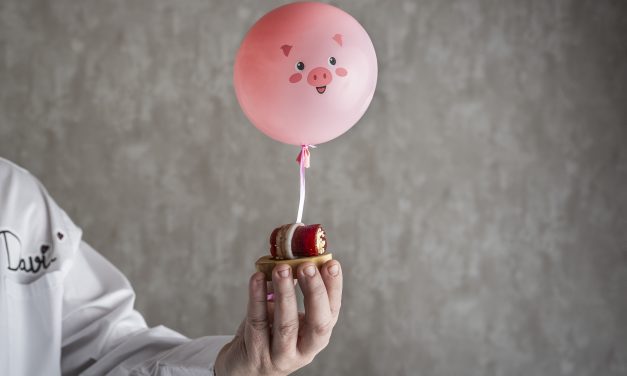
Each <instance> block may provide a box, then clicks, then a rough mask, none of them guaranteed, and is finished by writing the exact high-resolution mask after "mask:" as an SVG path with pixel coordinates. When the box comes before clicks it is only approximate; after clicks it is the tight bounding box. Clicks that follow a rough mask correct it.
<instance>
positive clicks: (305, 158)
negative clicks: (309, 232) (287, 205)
mask: <svg viewBox="0 0 627 376" xmlns="http://www.w3.org/2000/svg"><path fill="white" fill-rule="evenodd" d="M310 147H311V148H315V146H314V145H301V146H300V153H298V157H296V162H298V164H299V165H300V198H299V200H298V215H297V217H296V223H302V219H303V208H304V206H305V169H306V168H309V166H310V161H309V160H310V157H311V155H310V154H309V148H310Z"/></svg>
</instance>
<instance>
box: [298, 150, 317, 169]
mask: <svg viewBox="0 0 627 376" xmlns="http://www.w3.org/2000/svg"><path fill="white" fill-rule="evenodd" d="M315 147H316V146H315V145H301V146H300V153H298V157H296V162H298V163H299V164H302V166H303V167H305V168H309V166H310V157H311V155H310V153H309V148H314V149H315Z"/></svg>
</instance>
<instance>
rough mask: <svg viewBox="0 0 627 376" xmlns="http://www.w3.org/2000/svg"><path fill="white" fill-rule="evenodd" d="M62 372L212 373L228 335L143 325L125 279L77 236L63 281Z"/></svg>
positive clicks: (118, 373)
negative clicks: (196, 334) (186, 332)
mask: <svg viewBox="0 0 627 376" xmlns="http://www.w3.org/2000/svg"><path fill="white" fill-rule="evenodd" d="M63 285H64V286H63V287H64V297H63V324H62V327H63V329H62V330H63V334H62V361H61V363H62V364H61V367H62V372H63V374H64V375H75V374H79V373H80V374H83V375H131V374H132V375H174V374H176V375H179V374H181V375H183V374H184V375H213V364H214V362H215V358H216V356H217V354H218V352H219V351H220V349H221V348H222V346H224V345H225V344H226V343H227V342H229V341H230V340H231V339H232V336H210V337H201V338H198V339H193V340H190V339H188V338H186V337H185V336H183V335H181V334H179V333H177V332H175V331H172V330H170V329H168V328H166V327H163V326H158V327H154V328H148V327H147V325H146V322H145V321H144V319H143V317H142V316H141V314H139V312H137V311H136V310H134V309H133V303H134V300H135V293H134V291H133V289H132V288H131V286H130V283H129V282H128V280H127V279H126V278H125V277H124V275H122V273H121V272H120V271H119V270H117V269H116V268H115V267H114V266H113V265H112V264H111V263H109V262H108V261H107V260H106V259H105V258H104V257H102V256H101V255H100V254H98V253H97V252H96V251H95V250H94V249H93V248H91V247H90V246H89V245H88V244H87V243H85V242H80V246H79V247H78V250H77V251H76V253H75V255H74V259H73V262H72V266H71V268H70V270H69V272H68V274H67V275H66V277H65V281H64V283H63Z"/></svg>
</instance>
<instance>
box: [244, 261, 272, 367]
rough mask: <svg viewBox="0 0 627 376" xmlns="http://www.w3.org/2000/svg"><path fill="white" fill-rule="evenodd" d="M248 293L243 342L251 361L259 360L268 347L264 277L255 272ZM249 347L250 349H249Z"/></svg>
mask: <svg viewBox="0 0 627 376" xmlns="http://www.w3.org/2000/svg"><path fill="white" fill-rule="evenodd" d="M248 290H249V292H248V313H247V315H246V326H245V328H244V340H245V343H246V345H247V349H248V350H249V351H251V352H252V355H253V359H260V358H261V356H262V352H263V349H267V348H268V347H269V345H268V344H269V343H270V340H269V337H270V335H269V333H268V307H267V301H266V299H267V296H266V277H265V276H264V274H263V273H261V272H257V273H255V274H253V275H252V277H250V283H249V289H248ZM249 346H250V347H249Z"/></svg>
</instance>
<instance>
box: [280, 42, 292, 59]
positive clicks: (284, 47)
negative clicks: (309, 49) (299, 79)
mask: <svg viewBox="0 0 627 376" xmlns="http://www.w3.org/2000/svg"><path fill="white" fill-rule="evenodd" d="M281 49H282V50H283V55H285V57H288V56H289V54H290V51H291V50H292V46H290V45H289V44H284V45H282V46H281Z"/></svg>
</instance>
